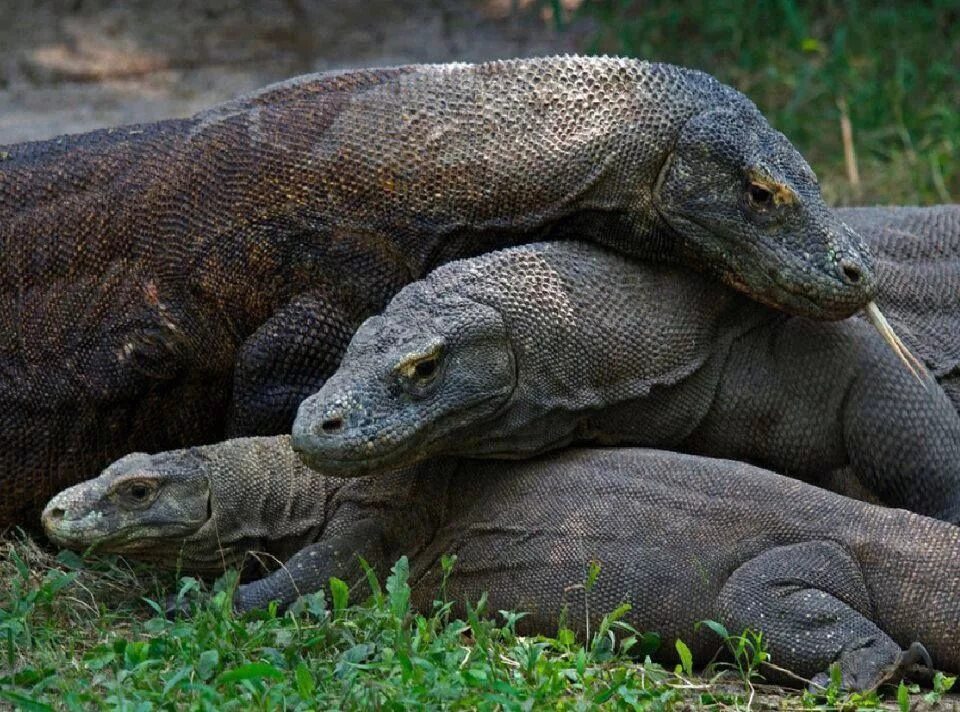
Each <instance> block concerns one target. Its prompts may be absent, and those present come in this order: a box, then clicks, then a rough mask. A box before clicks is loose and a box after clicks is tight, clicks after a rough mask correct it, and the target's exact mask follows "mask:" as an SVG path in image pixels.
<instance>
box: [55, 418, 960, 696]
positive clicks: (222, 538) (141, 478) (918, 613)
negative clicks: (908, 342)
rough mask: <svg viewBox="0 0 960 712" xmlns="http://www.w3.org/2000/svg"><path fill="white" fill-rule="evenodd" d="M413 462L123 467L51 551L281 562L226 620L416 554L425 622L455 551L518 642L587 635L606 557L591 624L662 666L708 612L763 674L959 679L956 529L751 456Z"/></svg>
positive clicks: (705, 634) (176, 460) (164, 457)
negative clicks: (520, 614) (642, 639)
mask: <svg viewBox="0 0 960 712" xmlns="http://www.w3.org/2000/svg"><path fill="white" fill-rule="evenodd" d="M420 467H421V469H420V470H419V471H407V472H403V473H395V474H393V475H388V476H385V477H369V478H359V479H336V478H325V477H322V476H320V475H318V474H316V473H313V472H311V471H310V470H309V469H307V468H305V467H304V466H303V465H301V464H300V463H299V462H298V461H297V459H296V458H295V457H294V455H293V453H292V451H291V450H290V448H289V447H288V440H287V438H285V437H281V438H270V439H267V438H259V439H245V440H232V441H228V442H226V443H222V444H218V445H214V446H207V447H199V448H192V449H189V450H181V451H178V452H172V453H163V454H160V455H154V456H147V455H132V456H129V457H126V458H124V459H122V460H120V461H118V462H117V463H115V464H114V465H111V466H110V467H109V468H107V470H106V471H105V472H104V473H103V474H102V475H101V476H100V477H98V478H96V479H93V480H90V481H89V482H86V483H83V484H80V485H76V486H74V487H72V488H70V489H68V490H66V491H64V492H63V493H61V494H59V495H58V496H57V497H55V498H54V499H53V500H52V501H51V502H50V504H49V505H48V506H47V509H46V510H45V512H44V523H45V525H46V527H47V531H48V533H49V535H50V537H51V538H52V539H53V540H54V541H55V542H58V543H60V544H62V545H64V546H69V547H74V548H78V549H85V548H87V547H88V546H91V545H95V546H97V547H98V548H99V549H101V550H103V551H110V552H118V553H124V554H128V555H130V556H133V557H139V558H144V559H147V560H150V561H153V562H156V563H157V564H161V565H164V566H167V567H177V566H179V567H182V568H183V569H184V570H186V571H194V572H212V571H219V570H221V569H222V567H224V566H233V565H237V564H239V563H241V562H242V561H243V559H244V554H245V552H247V551H249V550H261V551H263V550H266V551H267V552H269V553H271V554H273V555H274V556H276V557H278V558H279V559H280V560H286V559H287V558H288V557H291V554H292V558H289V560H287V561H286V567H285V568H284V569H283V570H279V571H276V572H275V573H273V574H271V575H269V576H267V577H266V578H263V579H260V580H258V581H254V582H251V583H248V584H246V585H241V586H240V587H239V589H238V590H237V592H236V595H235V599H234V601H235V605H236V607H237V608H238V609H239V610H247V609H250V608H254V607H261V606H265V605H266V604H267V602H268V601H270V600H279V601H280V602H281V603H283V604H288V603H290V602H291V601H293V600H294V599H295V598H296V596H297V595H298V592H304V593H305V592H309V591H315V590H317V589H319V588H321V587H322V586H324V585H325V584H326V583H327V581H328V578H329V577H330V576H338V577H340V578H343V579H345V580H348V581H354V580H358V579H359V578H360V576H359V573H360V572H359V571H358V567H357V559H356V557H355V555H356V554H360V555H362V556H363V557H364V558H365V559H366V560H367V561H368V562H370V563H371V565H372V566H373V567H374V569H375V570H376V571H377V572H378V573H379V574H381V575H383V574H384V573H385V569H386V568H387V567H388V566H389V565H390V564H391V563H392V562H393V561H394V560H396V558H397V557H399V556H401V555H409V556H410V557H411V583H412V588H413V600H414V604H415V605H416V606H418V607H419V608H421V609H425V610H427V611H429V610H430V608H431V602H432V601H433V600H434V599H435V597H436V595H437V592H438V591H439V590H440V574H441V572H440V565H439V559H440V557H441V556H442V555H444V554H456V556H457V557H458V561H457V564H456V566H455V567H454V573H453V576H452V578H451V579H450V581H449V582H448V584H447V591H448V593H449V594H450V596H451V597H452V598H453V599H454V600H456V601H458V602H459V604H462V603H463V602H464V601H466V600H470V601H474V602H475V601H476V600H477V599H478V598H479V596H480V594H481V592H483V591H487V592H489V596H490V598H489V605H490V609H491V610H498V609H503V610H522V611H528V612H529V613H530V615H528V616H527V617H525V618H522V619H520V621H519V629H520V632H522V633H529V634H533V633H544V634H553V633H554V632H555V631H556V625H557V622H558V619H559V618H560V615H561V611H562V609H563V608H564V606H565V605H570V606H571V608H570V614H571V615H570V616H569V618H568V620H569V622H570V623H571V624H573V625H574V626H576V627H578V628H579V629H580V633H581V634H582V633H583V619H582V613H581V611H583V602H582V599H581V598H579V596H580V595H581V593H582V592H580V591H578V590H577V589H576V585H577V584H582V583H583V581H584V579H585V571H586V567H587V564H588V562H590V561H597V562H600V564H601V567H602V569H601V575H600V578H599V581H598V583H597V587H596V588H595V589H594V590H593V591H591V593H590V610H591V612H592V613H593V614H594V615H602V614H604V613H606V612H609V611H610V610H612V609H613V608H614V607H615V606H617V605H618V604H620V603H621V602H627V603H629V604H630V605H631V606H632V608H631V610H630V612H629V614H628V620H629V622H630V623H631V624H633V625H634V626H636V627H637V628H639V629H640V630H648V631H657V632H659V633H660V635H661V636H662V638H663V640H664V642H665V643H666V644H665V645H664V646H663V649H662V651H661V654H662V655H667V656H669V654H670V653H671V651H673V650H674V646H673V644H672V643H673V639H674V638H678V637H679V638H682V639H683V640H684V641H685V642H686V643H688V644H689V645H690V647H691V649H692V651H693V653H694V656H695V657H696V659H698V660H701V661H704V660H706V659H708V658H709V657H710V656H711V655H712V653H713V652H714V651H715V650H716V649H717V647H718V646H719V641H718V640H717V639H716V638H713V637H712V634H711V633H710V632H709V631H708V630H707V629H705V628H702V629H700V630H699V631H697V630H695V628H694V625H695V623H696V622H698V621H700V620H704V619H713V620H719V621H720V622H721V623H723V624H724V625H725V626H726V627H727V628H728V629H730V630H733V631H737V632H739V631H740V630H742V629H744V628H745V627H749V628H752V629H754V630H757V629H760V630H762V631H763V633H764V641H765V642H766V644H767V647H768V649H769V651H770V653H771V655H772V657H773V660H774V662H776V663H779V664H780V665H784V666H786V667H788V668H790V669H792V670H793V671H795V672H796V673H798V674H800V675H802V676H804V677H808V678H809V677H811V676H815V675H821V673H822V672H823V671H824V670H826V669H827V667H828V666H829V665H830V664H831V663H832V662H834V661H839V663H840V666H841V671H842V674H843V683H844V685H845V686H846V687H848V688H854V689H863V688H869V687H872V686H874V685H875V684H876V683H877V682H878V681H879V679H880V678H881V677H883V675H884V673H885V672H886V671H888V670H889V668H890V667H891V666H895V665H896V664H897V662H898V661H900V662H908V661H910V660H912V659H914V658H915V657H918V656H917V655H916V653H919V652H921V651H922V648H920V646H913V645H912V644H913V643H915V642H919V643H921V644H922V645H923V646H926V649H927V650H929V654H930V656H931V657H932V663H933V664H934V665H935V666H937V667H939V668H942V669H944V670H947V671H950V672H954V673H956V672H960V528H957V527H953V526H951V525H948V524H945V523H942V522H938V521H936V520H933V519H928V518H926V517H921V516H917V515H914V514H910V513H908V512H905V511H903V510H890V509H885V508H882V507H877V506H874V505H869V504H864V503H862V502H857V501H856V500H852V499H848V498H846V497H841V496H838V495H835V494H832V493H830V492H827V491H826V490H822V489H819V488H816V487H812V486H810V485H807V484H804V483H801V482H799V481H796V480H791V479H788V478H784V477H780V476H779V475H775V474H773V473H769V472H765V471H763V470H759V469H757V468H755V467H752V466H750V465H746V464H743V463H737V462H730V461H724V460H711V459H707V458H700V457H694V456H689V455H680V454H676V453H668V452H658V451H654V450H633V449H625V448H621V449H611V450H579V451H577V450H568V451H564V452H561V453H559V454H553V455H551V456H549V457H548V458H544V459H539V460H532V461H531V460H526V461H522V462H511V463H505V462H493V461H463V462H461V463H460V464H455V463H453V461H447V462H445V463H429V464H426V465H421V466H420ZM298 550H299V553H296V554H293V552H297V551H298ZM258 558H260V559H261V560H262V559H264V558H265V557H264V556H263V555H260V556H259V557H258ZM460 610H461V611H462V605H461V608H460ZM596 623H597V621H596V619H594V621H593V624H594V626H595V625H596ZM595 629H596V628H595V627H594V630H595ZM904 648H907V649H908V651H910V652H909V653H908V654H906V655H905V654H904V653H903V652H902V650H903V649H904ZM821 679H822V675H821Z"/></svg>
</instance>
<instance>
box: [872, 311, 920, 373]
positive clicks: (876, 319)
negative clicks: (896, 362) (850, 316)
mask: <svg viewBox="0 0 960 712" xmlns="http://www.w3.org/2000/svg"><path fill="white" fill-rule="evenodd" d="M864 312H865V313H866V315H867V319H869V320H870V323H871V324H873V327H874V328H875V329H876V330H877V331H879V332H880V336H882V337H883V340H884V341H886V342H887V344H889V345H890V348H891V349H893V352H894V353H895V354H896V355H897V357H898V358H899V359H900V360H901V361H903V363H904V365H905V366H906V367H907V368H908V369H909V370H910V373H912V374H913V375H914V377H915V378H916V379H917V380H918V381H920V383H922V384H923V385H924V387H926V385H927V379H928V378H929V376H928V374H927V369H926V368H924V365H923V364H922V363H920V361H919V360H918V359H917V357H916V356H914V355H913V354H912V353H910V349H908V348H907V346H906V344H904V343H903V342H902V341H901V340H900V337H899V336H897V332H895V331H894V330H893V327H892V326H890V322H888V321H887V318H886V317H885V316H884V315H883V312H881V311H880V307H878V306H877V303H876V302H868V303H867V306H866V307H864Z"/></svg>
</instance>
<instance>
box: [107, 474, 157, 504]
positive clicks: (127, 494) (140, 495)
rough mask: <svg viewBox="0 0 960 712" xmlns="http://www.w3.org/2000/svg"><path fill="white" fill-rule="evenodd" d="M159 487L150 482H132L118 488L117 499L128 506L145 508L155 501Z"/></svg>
mask: <svg viewBox="0 0 960 712" xmlns="http://www.w3.org/2000/svg"><path fill="white" fill-rule="evenodd" d="M157 489H158V488H157V485H156V483H154V482H151V481H149V480H130V481H127V482H124V483H123V484H121V485H120V487H118V488H117V490H116V492H115V497H116V498H118V499H120V500H122V501H123V502H125V503H126V504H128V505H132V506H144V505H147V504H150V502H152V501H153V498H154V495H155V494H156V493H157Z"/></svg>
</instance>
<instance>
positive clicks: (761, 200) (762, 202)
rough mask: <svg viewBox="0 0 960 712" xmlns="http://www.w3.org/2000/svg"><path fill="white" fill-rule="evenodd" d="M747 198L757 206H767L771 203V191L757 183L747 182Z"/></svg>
mask: <svg viewBox="0 0 960 712" xmlns="http://www.w3.org/2000/svg"><path fill="white" fill-rule="evenodd" d="M747 199H748V201H749V203H750V204H751V205H752V206H754V207H757V208H769V207H770V206H771V205H773V193H772V192H771V191H770V190H768V189H767V188H765V187H764V186H762V185H760V184H759V183H754V182H750V183H748V184H747Z"/></svg>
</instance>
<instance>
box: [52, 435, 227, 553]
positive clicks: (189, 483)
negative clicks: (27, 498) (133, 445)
mask: <svg viewBox="0 0 960 712" xmlns="http://www.w3.org/2000/svg"><path fill="white" fill-rule="evenodd" d="M211 518H212V496H211V482H210V478H209V477H208V473H207V466H206V462H205V460H204V459H203V458H202V457H201V456H200V455H199V454H197V453H196V451H193V450H181V451H175V452H171V453H161V454H158V455H146V454H144V453H134V454H132V455H127V456H126V457H124V458H122V459H120V460H117V461H116V462H114V463H113V464H112V465H110V466H109V467H107V468H106V469H105V470H104V471H103V472H102V473H101V474H100V476H99V477H95V478H93V479H91V480H87V481H86V482H82V483H80V484H78V485H75V486H73V487H70V488H68V489H65V490H63V491H62V492H60V494H58V495H56V496H55V497H53V499H51V500H50V501H49V502H48V503H47V506H46V508H44V510H43V515H42V521H43V527H44V529H45V530H46V533H47V536H48V537H49V538H50V539H51V540H52V541H53V542H54V543H55V544H57V545H59V546H62V547H66V548H70V549H77V550H86V549H91V548H92V549H96V550H97V551H100V552H104V553H117V554H134V555H136V556H137V557H138V558H145V559H152V560H155V561H157V562H158V563H161V564H164V565H169V566H171V567H173V566H176V565H177V563H178V559H181V557H182V556H189V553H190V549H189V547H182V543H183V542H184V541H185V540H187V539H188V538H189V537H191V536H192V535H195V534H196V533H197V532H199V531H200V530H201V529H202V528H203V527H204V526H205V525H206V524H208V522H209V521H210V520H211ZM219 561H220V559H219V558H218V559H217V562H218V563H219ZM182 563H184V564H185V565H186V564H189V563H190V562H187V561H182ZM190 568H192V569H194V570H196V568H197V567H190Z"/></svg>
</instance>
